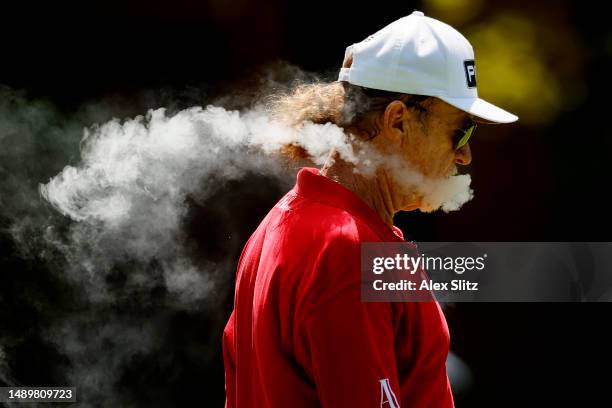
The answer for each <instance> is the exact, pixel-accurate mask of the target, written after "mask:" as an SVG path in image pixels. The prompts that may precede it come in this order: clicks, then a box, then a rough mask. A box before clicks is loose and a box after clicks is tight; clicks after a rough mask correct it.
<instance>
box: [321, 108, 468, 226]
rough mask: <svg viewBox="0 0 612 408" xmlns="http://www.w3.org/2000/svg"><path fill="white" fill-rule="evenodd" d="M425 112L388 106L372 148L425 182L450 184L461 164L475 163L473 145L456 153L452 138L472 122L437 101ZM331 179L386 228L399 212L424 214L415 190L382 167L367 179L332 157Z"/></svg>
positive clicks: (379, 120)
mask: <svg viewBox="0 0 612 408" xmlns="http://www.w3.org/2000/svg"><path fill="white" fill-rule="evenodd" d="M422 106H423V108H424V109H426V112H424V111H422V110H420V109H419V108H415V107H406V105H405V104H404V103H402V102H401V101H394V102H391V103H390V104H389V105H387V108H386V109H385V111H384V113H383V114H382V115H380V116H379V117H377V118H376V119H375V120H376V121H377V125H378V128H379V129H380V131H379V133H378V134H377V135H376V137H375V138H374V139H372V141H371V143H372V144H373V146H374V147H376V148H377V149H378V151H379V152H381V153H382V154H383V155H392V154H398V155H400V156H401V157H402V158H403V159H405V160H406V161H408V162H409V163H410V164H411V166H413V167H414V168H415V169H417V170H418V171H419V172H420V173H422V174H423V175H424V176H426V177H429V178H446V177H449V176H452V175H454V174H455V173H456V172H457V164H459V165H468V164H470V162H471V161H472V154H471V151H470V146H469V143H468V144H466V145H464V146H463V147H462V148H461V149H459V150H455V149H454V145H453V135H454V134H455V132H456V130H457V129H460V128H463V127H464V126H465V123H466V122H467V121H469V115H468V114H467V113H466V112H463V111H461V110H459V109H457V108H455V107H453V106H451V105H449V104H447V103H446V102H444V101H442V100H440V99H438V98H429V99H428V100H427V101H425V102H424V103H423V104H422ZM321 174H323V175H325V176H327V177H330V178H331V179H333V180H335V181H337V182H339V183H340V184H342V185H344V186H345V187H347V188H348V189H349V190H351V191H353V192H354V193H356V194H357V195H358V196H359V197H360V198H361V199H362V200H363V201H365V202H366V204H368V205H369V206H370V207H372V208H373V209H374V210H375V211H376V212H377V213H378V214H379V215H380V217H381V218H382V219H383V221H385V222H386V223H387V225H389V226H391V225H393V215H394V214H395V213H397V212H399V211H411V210H416V209H419V208H421V205H422V198H423V197H422V196H421V195H420V194H419V193H418V192H417V191H416V190H410V189H408V190H407V189H406V187H405V186H403V187H400V185H399V184H398V183H397V182H396V181H395V180H394V178H393V177H392V176H391V172H390V171H389V170H388V169H385V168H384V166H381V167H379V168H378V170H377V171H376V176H375V177H365V176H362V175H360V174H357V173H355V172H354V171H353V165H352V164H350V163H346V162H344V161H343V160H341V159H340V158H339V157H338V155H337V154H336V155H335V154H332V156H331V160H330V161H329V162H328V163H327V164H326V165H325V166H324V167H323V168H322V169H321Z"/></svg>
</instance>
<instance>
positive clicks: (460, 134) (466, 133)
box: [404, 102, 476, 150]
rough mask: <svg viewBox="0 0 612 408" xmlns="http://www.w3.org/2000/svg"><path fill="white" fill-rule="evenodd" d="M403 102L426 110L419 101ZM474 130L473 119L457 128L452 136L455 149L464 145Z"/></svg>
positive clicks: (420, 109)
mask: <svg viewBox="0 0 612 408" xmlns="http://www.w3.org/2000/svg"><path fill="white" fill-rule="evenodd" d="M404 103H405V104H406V106H410V107H413V108H417V109H418V110H419V111H421V112H427V111H428V109H427V108H425V107H424V106H423V105H421V104H420V103H419V102H414V103H409V102H408V103H406V102H404ZM475 130H476V122H474V121H470V123H469V125H468V126H467V127H466V128H464V129H457V130H456V131H455V135H454V137H453V145H454V146H455V150H459V149H461V148H462V147H463V146H465V145H466V144H467V142H468V141H469V140H470V137H472V134H474V131H475Z"/></svg>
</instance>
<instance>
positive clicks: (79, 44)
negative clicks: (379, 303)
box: [0, 0, 612, 407]
mask: <svg viewBox="0 0 612 408" xmlns="http://www.w3.org/2000/svg"><path fill="white" fill-rule="evenodd" d="M489 3H491V2H484V1H482V0H473V1H462V0H454V1H453V0H430V1H421V2H402V3H390V4H380V3H373V4H370V5H368V6H367V7H366V6H363V7H360V6H358V5H356V4H352V5H350V6H349V3H344V2H330V1H325V2H323V1H310V2H288V1H287V2H284V1H280V0H277V1H272V0H265V1H257V2H249V1H246V0H237V1H233V2H225V1H221V0H216V1H208V2H206V1H186V0H180V1H173V2H164V1H157V0H153V1H146V2H145V1H130V2H120V1H106V2H101V1H92V2H86V3H84V4H83V5H80V6H72V5H68V4H62V3H61V2H54V3H48V4H44V5H39V4H34V3H30V2H19V3H15V4H11V5H6V6H3V8H4V10H3V12H2V19H3V22H2V24H0V36H1V37H2V39H3V41H2V44H3V47H2V63H1V64H0V87H1V88H0V141H1V142H2V148H1V149H0V205H1V209H0V386H4V385H9V384H11V385H14V384H17V385H29V386H42V385H58V386H59V385H71V384H70V378H73V377H72V376H74V375H77V376H81V377H82V376H87V377H88V379H87V380H83V382H84V383H87V384H89V385H88V387H89V389H90V390H93V389H95V388H96V387H97V386H99V389H100V391H99V392H98V393H95V392H93V391H90V392H89V394H87V395H88V399H87V401H83V404H84V406H86V405H90V406H111V405H115V406H134V407H140V406H143V407H144V406H147V407H152V406H159V407H167V406H180V407H184V406H185V407H187V406H220V405H222V403H223V399H224V389H223V366H222V356H221V349H220V344H221V343H220V339H221V331H222V328H223V326H224V324H225V320H226V319H227V317H228V316H229V313H230V311H231V304H232V300H233V299H232V297H233V293H232V285H233V273H234V269H235V264H236V262H237V260H238V256H239V254H240V251H241V249H242V246H243V244H244V242H245V241H246V239H247V238H248V236H249V235H250V233H251V232H252V231H253V230H254V228H255V227H256V225H257V224H258V223H259V221H260V220H261V219H262V217H263V216H264V215H265V214H266V213H267V211H268V210H269V209H270V208H271V206H272V205H274V203H275V202H276V201H277V200H278V198H280V197H281V196H282V194H284V192H285V191H286V189H287V186H286V185H284V184H282V183H280V184H279V183H278V181H276V180H274V179H273V178H272V177H267V176H262V175H256V174H255V173H247V174H245V175H244V177H240V178H237V179H233V180H230V181H224V182H223V183H219V184H218V186H216V187H215V188H214V191H211V192H210V194H208V195H207V196H206V198H205V199H203V200H198V199H197V198H188V199H186V202H185V206H186V208H187V214H186V216H185V219H184V232H185V237H184V241H185V242H186V243H187V244H186V246H187V247H188V248H189V251H188V253H189V256H190V257H191V258H192V259H194V263H195V264H198V265H199V264H200V263H203V262H209V261H210V262H215V264H216V265H222V267H220V268H219V270H218V276H220V277H218V278H217V280H216V282H217V283H216V285H215V287H214V290H212V291H211V293H210V294H209V295H207V296H206V297H204V298H197V299H196V301H195V303H193V302H192V303H189V304H188V306H185V304H181V305H180V307H175V306H176V304H175V303H172V302H171V301H170V300H168V299H170V297H169V296H170V295H169V294H168V289H167V288H166V287H165V286H164V284H163V281H162V280H161V279H160V280H159V282H157V281H155V282H153V283H151V284H148V285H146V286H144V289H143V288H141V289H138V290H136V291H133V290H132V289H130V290H127V289H125V288H126V282H127V281H129V275H130V273H131V271H133V270H136V269H138V270H141V269H143V268H146V269H147V270H149V271H151V270H152V271H156V270H158V269H160V268H161V267H160V266H159V265H156V264H155V263H152V264H147V265H142V264H135V261H134V260H131V259H125V260H123V261H118V262H117V263H116V264H114V265H113V269H112V271H111V273H109V274H108V275H107V276H106V277H105V282H104V285H106V289H105V290H107V291H109V293H112V294H113V297H112V299H113V301H112V302H105V303H102V304H100V303H95V302H93V303H92V301H91V299H90V298H88V297H87V296H85V295H84V294H83V293H82V292H81V291H80V287H79V286H78V285H75V284H74V282H73V281H71V280H70V279H68V278H66V276H65V275H64V274H63V272H62V271H64V270H65V269H66V268H68V267H69V266H70V265H69V263H70V260H69V259H67V258H66V257H65V255H64V254H63V253H61V251H60V250H59V249H57V247H54V246H53V245H50V244H49V239H48V236H49V234H51V232H49V231H51V230H52V232H53V234H57V236H64V235H65V234H66V231H68V230H69V228H70V225H71V221H70V220H68V219H66V217H63V216H62V215H61V214H59V213H57V212H56V211H54V210H53V209H52V208H51V207H50V206H49V205H48V203H45V202H44V201H43V200H42V199H41V197H40V195H39V193H38V184H39V183H46V182H47V181H48V180H49V179H50V178H51V177H53V176H55V175H56V174H58V173H59V172H60V171H61V170H62V169H63V168H64V166H66V165H69V164H71V165H74V164H75V163H78V161H79V156H80V153H79V143H80V140H81V137H82V129H83V128H84V127H88V126H91V125H92V124H94V123H103V122H106V121H108V120H110V119H111V118H113V117H118V118H127V117H133V116H135V115H139V114H143V113H144V112H146V111H147V109H149V108H158V107H166V108H168V109H169V110H170V111H177V110H179V109H184V108H187V107H190V106H194V105H204V104H207V103H212V102H214V103H215V104H219V105H222V106H225V107H228V108H241V107H243V106H245V104H247V103H248V102H249V101H251V100H252V99H253V98H254V97H256V96H257V95H258V89H260V88H261V87H262V86H265V85H266V84H267V83H268V82H269V81H272V80H274V81H278V82H281V83H288V82H289V81H290V80H291V78H292V76H293V75H300V76H302V75H304V74H303V73H300V72H298V71H297V69H296V68H294V67H295V66H297V67H300V68H301V69H303V70H305V71H307V72H314V73H316V74H318V75H319V76H320V77H321V78H323V79H329V80H333V79H335V78H334V76H335V74H336V72H337V68H338V67H339V65H340V64H341V62H342V57H343V54H344V48H345V47H346V46H347V45H350V44H352V43H353V42H358V41H361V40H362V39H363V38H365V37H366V36H367V35H369V34H372V33H373V32H375V31H376V30H378V29H380V28H382V27H383V26H385V25H386V24H388V23H390V22H391V21H393V20H395V19H397V18H399V17H401V16H404V15H407V14H409V13H411V12H412V11H413V10H414V9H420V10H423V11H424V12H425V13H426V15H429V16H432V17H435V18H438V19H440V20H442V21H445V22H448V23H450V24H452V25H453V26H455V27H456V28H458V29H459V30H460V31H461V32H462V33H464V34H465V35H466V36H467V37H468V39H470V41H471V42H472V44H473V46H474V49H475V54H476V61H477V68H478V87H479V95H480V96H481V97H483V98H485V99H487V100H490V101H491V102H493V103H496V104H498V105H500V106H502V107H504V108H506V109H508V110H509V111H511V112H514V113H516V114H517V115H518V116H519V117H520V118H521V120H520V122H518V123H517V124H513V125H508V126H489V127H485V126H482V127H479V129H478V131H477V133H476V134H475V137H474V139H473V140H472V141H471V147H472V152H473V156H474V159H473V163H472V164H471V165H470V167H469V171H470V173H471V174H472V179H473V184H472V185H473V188H474V190H475V198H474V199H473V200H472V201H471V202H468V203H467V204H466V205H465V206H464V207H463V208H462V210H461V211H459V212H455V213H450V214H442V213H435V214H420V213H403V214H400V215H398V216H397V217H396V224H397V225H398V226H399V227H400V228H402V230H403V231H404V233H405V235H406V237H407V238H408V239H413V240H416V241H612V239H610V232H609V231H610V227H611V226H612V216H611V215H610V212H609V210H608V207H609V206H608V204H606V203H607V201H606V200H607V194H606V193H607V191H608V189H609V186H610V180H611V176H612V170H611V169H610V166H609V162H610V160H609V159H610V157H611V154H610V152H611V151H612V150H611V148H612V138H611V137H610V131H611V130H612V129H611V125H610V123H609V121H608V120H607V119H608V113H607V110H608V95H609V88H610V87H609V80H608V78H607V74H608V73H609V72H610V68H611V65H610V56H611V55H612V31H610V30H609V29H608V28H606V27H607V25H608V23H607V21H606V13H605V12H604V11H603V10H602V9H599V8H601V7H603V6H600V5H597V4H596V2H569V1H554V2H553V1H547V2H533V1H531V2H530V1H498V2H495V3H494V4H489ZM279 61H282V62H279ZM45 234H46V235H45ZM17 238H19V239H17ZM160 273H161V272H160ZM534 273H537V271H534ZM149 275H150V276H157V275H156V274H155V273H150V274H149ZM169 305H173V307H169ZM611 312H612V307H611V306H610V304H608V303H593V304H577V303H573V304H572V303H550V304H546V303H543V304H456V305H451V306H449V307H448V308H447V309H446V315H447V319H448V323H449V326H450V330H451V348H452V350H453V351H454V352H455V354H456V355H457V356H458V357H459V358H460V359H461V360H462V361H463V362H464V363H465V364H466V365H467V366H468V367H469V370H470V372H471V383H470V384H469V385H467V386H465V387H462V388H461V389H460V390H458V391H457V393H456V401H457V406H459V407H485V406H486V407H489V406H517V405H521V406H541V405H542V404H545V406H548V405H552V404H553V403H556V402H560V401H563V402H567V401H569V400H574V401H575V402H576V403H579V404H580V406H602V405H604V404H606V402H605V401H606V400H605V399H604V398H605V397H606V394H607V392H606V391H607V389H606V388H605V379H606V378H609V376H610V374H609V367H610V364H611V363H612V358H611V357H610V351H609V344H610V343H611V342H612V335H610V334H609V333H610V332H609V331H607V330H606V329H607V326H608V325H609V321H610V313H611ZM58 344H62V345H63V346H62V347H58ZM83 344H88V347H89V348H84V349H80V348H79V347H82V345H83ZM602 370H603V372H602ZM109 377H111V378H109ZM109 394H112V396H110V395H109Z"/></svg>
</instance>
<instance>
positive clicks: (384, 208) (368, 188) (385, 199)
mask: <svg viewBox="0 0 612 408" xmlns="http://www.w3.org/2000/svg"><path fill="white" fill-rule="evenodd" d="M354 169H355V167H354V165H352V164H351V163H347V162H345V161H343V160H341V159H340V158H339V157H338V155H337V154H335V153H332V155H330V159H329V160H328V161H327V163H326V164H325V165H324V166H323V168H322V169H321V175H323V176H325V177H328V178H330V179H332V180H334V181H336V182H338V183H340V184H341V185H343V186H344V187H346V188H347V189H349V190H351V191H352V192H353V193H355V194H356V195H357V196H358V197H359V198H361V200H363V201H364V202H365V203H366V204H367V205H368V206H369V207H370V208H372V209H373V210H374V211H376V213H377V214H378V215H379V216H380V218H381V219H382V220H383V221H384V222H385V224H387V225H388V226H389V227H390V228H391V227H392V226H393V216H394V215H395V213H396V212H398V211H400V210H401V209H402V208H401V206H400V205H399V201H398V198H397V197H396V196H395V194H394V192H395V191H397V189H396V188H394V185H393V183H392V182H391V180H390V179H389V177H388V176H387V174H386V173H385V172H384V171H382V170H380V169H379V170H377V171H376V175H375V176H373V177H365V176H363V175H361V174H357V173H355V171H354Z"/></svg>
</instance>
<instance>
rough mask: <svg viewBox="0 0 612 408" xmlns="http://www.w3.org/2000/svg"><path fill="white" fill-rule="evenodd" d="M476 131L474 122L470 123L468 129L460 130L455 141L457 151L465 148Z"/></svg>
mask: <svg viewBox="0 0 612 408" xmlns="http://www.w3.org/2000/svg"><path fill="white" fill-rule="evenodd" d="M475 130H476V123H474V122H472V123H470V125H469V127H468V128H467V129H458V130H457V132H456V134H455V137H454V139H453V140H454V145H455V150H459V149H461V148H462V147H463V146H465V145H466V144H467V142H468V140H470V137H472V134H473V133H474V131H475Z"/></svg>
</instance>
